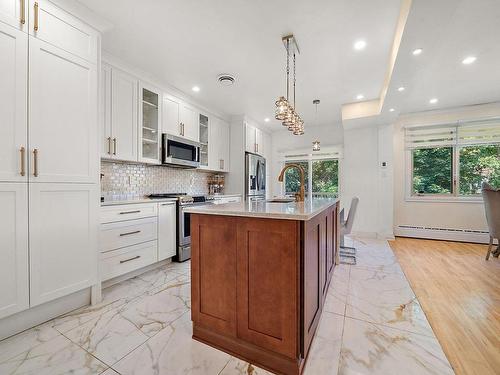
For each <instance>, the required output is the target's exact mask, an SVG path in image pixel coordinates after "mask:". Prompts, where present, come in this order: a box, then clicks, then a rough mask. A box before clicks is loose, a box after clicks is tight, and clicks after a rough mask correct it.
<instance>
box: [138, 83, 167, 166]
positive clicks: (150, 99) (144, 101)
mask: <svg viewBox="0 0 500 375" xmlns="http://www.w3.org/2000/svg"><path fill="white" fill-rule="evenodd" d="M160 92H161V91H160V90H159V89H157V88H155V87H152V86H149V85H146V84H144V83H141V85H140V88H139V95H140V101H139V125H140V127H139V129H140V130H139V161H142V162H145V163H155V164H159V163H160V144H161V108H162V100H161V94H160Z"/></svg>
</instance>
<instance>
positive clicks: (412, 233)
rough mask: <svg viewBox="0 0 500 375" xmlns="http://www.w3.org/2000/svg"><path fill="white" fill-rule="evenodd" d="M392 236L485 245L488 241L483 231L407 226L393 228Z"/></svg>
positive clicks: (488, 237)
mask: <svg viewBox="0 0 500 375" xmlns="http://www.w3.org/2000/svg"><path fill="white" fill-rule="evenodd" d="M394 234H395V235H396V236H399V237H414V238H425V239H432V240H446V241H457V242H473V243H484V244H487V243H488V242H489V240H490V236H489V234H488V233H485V232H483V231H467V230H458V229H457V230H455V229H433V228H422V227H412V228H409V227H408V226H397V227H395V228H394Z"/></svg>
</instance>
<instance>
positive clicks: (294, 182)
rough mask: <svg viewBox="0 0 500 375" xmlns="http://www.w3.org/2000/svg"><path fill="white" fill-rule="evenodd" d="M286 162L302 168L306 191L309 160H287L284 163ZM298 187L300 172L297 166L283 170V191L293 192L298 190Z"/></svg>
mask: <svg viewBox="0 0 500 375" xmlns="http://www.w3.org/2000/svg"><path fill="white" fill-rule="evenodd" d="M288 164H298V165H300V166H301V167H302V168H304V172H305V176H304V177H305V183H304V184H305V186H304V188H305V190H306V192H307V190H308V189H307V187H308V186H309V162H308V161H287V162H286V163H285V165H288ZM299 188H300V173H299V170H298V169H297V168H290V169H288V170H287V171H286V172H285V193H286V194H295V193H298V192H299Z"/></svg>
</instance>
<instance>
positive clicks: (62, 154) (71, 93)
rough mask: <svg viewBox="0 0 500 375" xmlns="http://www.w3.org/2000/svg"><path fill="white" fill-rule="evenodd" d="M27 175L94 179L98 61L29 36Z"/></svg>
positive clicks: (53, 179) (40, 179) (46, 178)
mask: <svg viewBox="0 0 500 375" xmlns="http://www.w3.org/2000/svg"><path fill="white" fill-rule="evenodd" d="M29 51H30V54H29V56H30V58H29V59H30V69H29V96H30V109H29V118H30V126H29V129H30V132H29V144H30V154H29V156H30V160H31V163H30V164H31V167H30V179H31V181H33V182H81V183H95V182H97V181H98V162H97V156H98V146H97V132H98V129H97V122H98V121H97V120H98V117H97V72H96V65H95V64H92V63H89V62H88V61H86V60H83V59H81V58H79V57H77V56H75V55H72V54H70V53H68V52H66V51H63V50H62V49H60V48H57V47H55V46H53V45H51V44H49V43H46V42H44V41H42V40H38V39H36V38H33V37H30V43H29Z"/></svg>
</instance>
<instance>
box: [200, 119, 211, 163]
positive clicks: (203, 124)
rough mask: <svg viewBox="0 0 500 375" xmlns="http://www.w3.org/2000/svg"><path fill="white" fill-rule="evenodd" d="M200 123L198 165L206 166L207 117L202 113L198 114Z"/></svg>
mask: <svg viewBox="0 0 500 375" xmlns="http://www.w3.org/2000/svg"><path fill="white" fill-rule="evenodd" d="M199 124H200V167H202V168H208V142H209V136H208V134H209V133H208V126H209V124H208V117H207V116H206V115H204V114H202V113H200V116H199Z"/></svg>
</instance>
